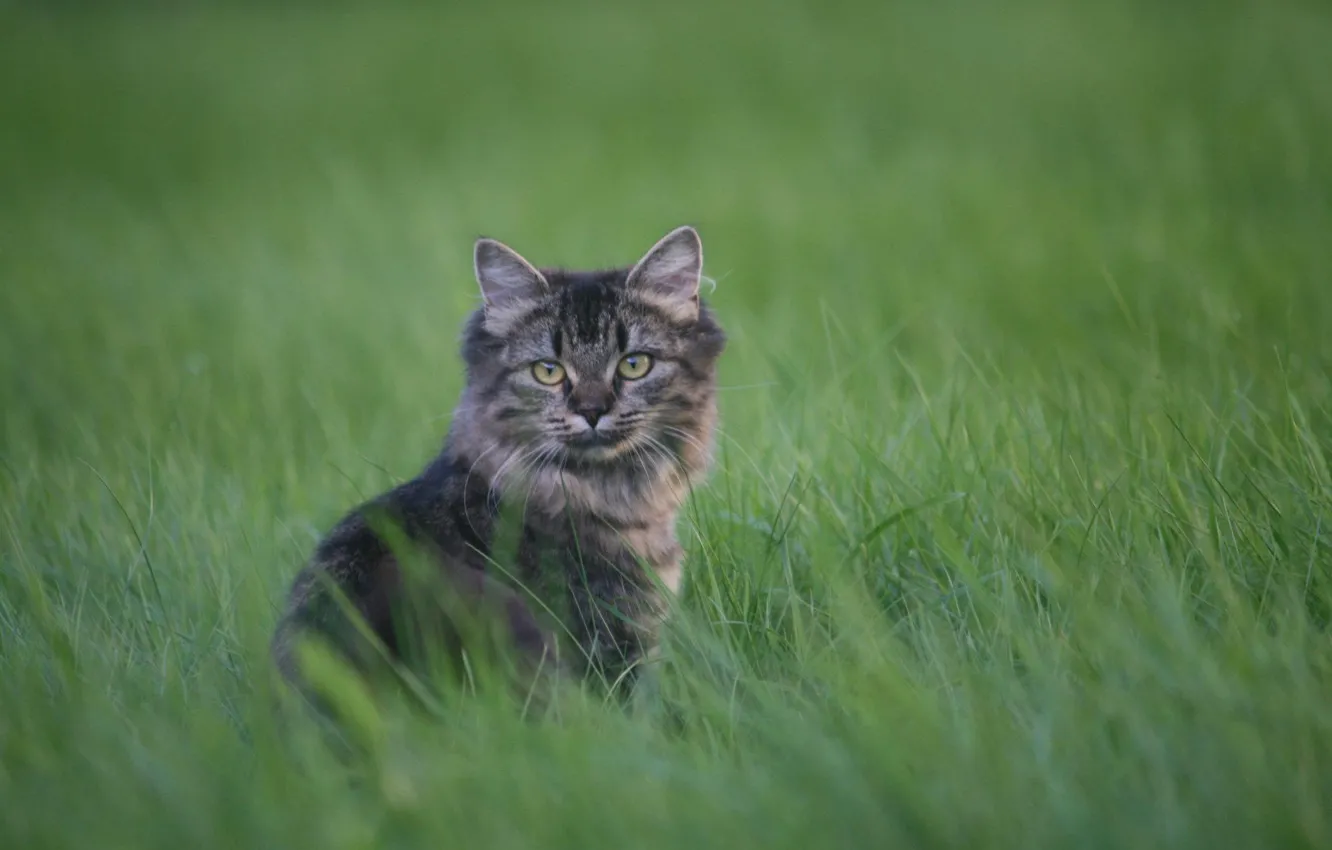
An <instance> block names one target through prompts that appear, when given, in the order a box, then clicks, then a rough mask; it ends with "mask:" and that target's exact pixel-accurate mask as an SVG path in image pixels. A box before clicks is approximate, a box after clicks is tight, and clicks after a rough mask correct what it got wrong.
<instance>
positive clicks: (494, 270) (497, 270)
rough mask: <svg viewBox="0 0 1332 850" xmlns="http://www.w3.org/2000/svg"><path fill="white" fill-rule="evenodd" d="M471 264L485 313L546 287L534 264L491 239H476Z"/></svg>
mask: <svg viewBox="0 0 1332 850" xmlns="http://www.w3.org/2000/svg"><path fill="white" fill-rule="evenodd" d="M472 264H473V266H474V267H475V269H476V282H477V284H478V285H479V286H480V287H481V297H482V298H483V299H484V300H485V304H486V312H488V313H489V312H491V311H499V312H503V311H505V310H506V309H511V308H513V307H515V306H517V305H518V304H519V303H521V302H524V301H532V300H534V299H537V298H540V297H541V296H543V295H545V294H546V293H547V292H548V291H549V290H550V287H549V284H547V283H546V278H545V277H544V276H543V275H542V274H541V272H539V271H537V269H536V266H534V265H532V264H531V263H529V262H528V261H527V260H525V259H523V257H522V255H521V254H519V253H518V252H517V251H515V250H513V249H512V248H510V247H509V246H508V245H505V244H504V243H503V242H499V241H497V240H495V239H486V238H485V237H482V238H481V239H478V240H476V248H475V250H474V251H473V253H472Z"/></svg>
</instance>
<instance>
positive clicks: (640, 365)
mask: <svg viewBox="0 0 1332 850" xmlns="http://www.w3.org/2000/svg"><path fill="white" fill-rule="evenodd" d="M615 371H617V372H619V373H620V377H621V378H624V379H625V380H627V381H636V380H638V379H639V378H641V377H643V376H644V375H646V374H647V373H648V372H651V371H652V355H650V354H626V355H625V356H623V357H621V358H620V365H618V366H616V367H615Z"/></svg>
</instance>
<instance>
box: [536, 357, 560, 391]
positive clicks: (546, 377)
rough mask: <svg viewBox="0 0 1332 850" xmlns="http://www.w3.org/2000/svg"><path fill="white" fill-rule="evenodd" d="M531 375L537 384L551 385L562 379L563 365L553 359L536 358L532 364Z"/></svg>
mask: <svg viewBox="0 0 1332 850" xmlns="http://www.w3.org/2000/svg"><path fill="white" fill-rule="evenodd" d="M532 377H533V378H536V379H537V383H539V384H545V385H546V386H548V387H553V386H555V385H556V384H558V383H560V382H561V381H563V380H564V367H563V366H561V365H560V364H559V363H556V362H555V361H554V360H538V361H537V362H535V363H533V364H532Z"/></svg>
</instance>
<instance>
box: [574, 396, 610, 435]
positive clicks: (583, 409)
mask: <svg viewBox="0 0 1332 850" xmlns="http://www.w3.org/2000/svg"><path fill="white" fill-rule="evenodd" d="M614 401H615V396H614V394H613V393H611V391H610V390H609V389H607V388H602V387H587V386H583V387H577V388H576V389H574V391H573V394H572V395H571V397H570V398H569V406H570V407H571V408H572V409H573V412H574V413H576V414H578V415H579V416H581V417H583V418H584V419H586V420H587V424H588V425H590V426H591V427H593V428H595V427H597V423H598V422H600V421H601V417H603V416H605V415H606V414H607V413H609V412H610V409H611V404H612V403H613V402H614Z"/></svg>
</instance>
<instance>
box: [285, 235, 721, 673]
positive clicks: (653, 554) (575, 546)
mask: <svg viewBox="0 0 1332 850" xmlns="http://www.w3.org/2000/svg"><path fill="white" fill-rule="evenodd" d="M701 264H702V248H701V244H700V243H699V240H698V235H697V234H696V233H695V232H694V231H693V230H692V229H690V228H680V229H678V230H676V231H673V232H672V233H671V234H668V235H667V236H666V237H665V238H663V239H662V240H661V241H660V242H659V243H658V244H657V245H656V246H654V247H653V249H652V250H651V251H649V252H648V254H647V255H646V256H644V258H643V259H642V260H641V261H639V263H638V264H637V265H636V266H634V267H633V268H632V269H620V270H613V271H606V272H564V271H558V270H544V271H538V270H537V269H536V268H534V267H532V266H531V265H530V264H529V263H527V262H526V261H525V260H523V259H522V258H521V257H520V256H518V255H517V254H516V253H514V252H513V251H512V250H511V249H509V248H507V247H505V246H503V245H501V244H500V243H497V242H493V241H491V240H484V239H483V240H480V241H478V243H477V250H476V274H477V279H478V281H479V283H480V285H481V290H482V294H483V296H484V300H485V304H484V306H483V307H482V308H481V309H479V310H477V311H476V312H475V313H474V314H473V315H472V316H471V317H470V319H469V320H468V322H467V324H466V327H465V331H464V339H463V344H462V353H463V359H464V361H465V363H466V368H467V384H466V388H465V389H464V391H463V395H462V398H461V399H460V402H459V405H458V408H457V411H456V413H455V417H454V421H453V425H452V427H451V428H450V431H449V434H448V437H447V438H446V440H445V444H444V448H443V451H442V452H441V453H440V455H439V456H438V457H436V458H435V459H434V460H433V461H432V462H431V463H430V464H429V465H428V466H427V467H426V468H425V469H424V470H423V471H422V472H421V473H420V474H419V475H418V476H417V477H415V478H413V479H412V480H410V481H408V482H406V483H404V484H401V485H399V486H398V487H395V488H394V489H392V490H390V491H388V492H387V493H385V494H383V495H381V496H380V497H378V498H376V499H373V500H371V501H370V502H368V503H366V504H364V505H361V506H359V507H358V508H357V509H355V510H353V511H352V512H351V513H349V514H348V515H347V516H346V517H345V518H344V519H343V520H342V521H341V522H340V523H339V524H338V525H337V526H336V527H334V529H333V530H332V531H330V532H329V534H328V535H327V536H326V537H325V539H324V540H323V541H321V543H320V544H319V546H318V547H317V549H316V551H315V553H314V556H313V557H312V559H311V561H310V563H309V564H308V565H307V566H306V568H305V569H304V570H303V571H302V572H301V573H300V575H298V576H297V578H296V581H295V583H294V585H293V587H292V591H291V594H290V598H289V604H288V608H287V611H286V613H285V614H284V616H283V619H282V622H281V623H280V624H279V627H278V631H277V634H276V636H275V638H274V642H273V649H274V655H275V658H276V661H277V663H278V667H279V669H280V670H281V671H282V672H283V674H284V675H285V676H286V677H287V678H288V679H292V680H295V679H298V678H299V675H298V669H297V666H298V665H297V659H296V654H295V653H294V648H295V644H296V642H297V640H298V639H299V638H300V637H301V636H302V635H304V634H307V633H309V632H318V633H321V634H323V635H324V636H326V637H333V639H334V641H335V643H341V644H342V645H341V646H339V647H338V648H339V649H342V650H343V651H345V652H346V653H347V654H348V655H349V656H351V657H352V658H353V660H355V659H356V655H357V653H356V651H353V650H352V649H351V648H350V646H349V645H348V641H347V640H346V637H347V635H349V634H351V632H350V631H349V630H348V629H346V628H340V627H337V626H335V625H334V624H335V623H339V622H342V620H340V619H339V617H340V615H339V613H338V611H339V608H338V606H337V603H336V599H335V597H336V596H337V595H338V594H341V595H342V596H343V597H344V598H345V601H346V602H347V603H349V604H350V606H351V608H353V609H354V610H355V611H356V613H357V614H359V615H360V616H361V617H363V618H364V622H365V625H367V626H368V627H369V629H370V631H371V632H372V633H373V634H374V636H375V637H376V638H377V639H378V640H379V641H380V642H381V644H382V646H383V648H385V649H387V650H388V652H389V653H390V654H391V655H396V654H399V653H400V651H401V649H402V647H401V646H400V642H399V641H400V637H401V635H402V623H403V621H402V619H401V618H400V617H399V616H398V612H399V610H400V609H401V605H402V603H403V602H404V601H408V600H407V597H409V596H411V594H412V592H413V591H411V590H408V589H407V588H408V587H409V585H407V584H405V583H404V579H403V569H402V564H400V562H399V557H398V555H397V554H396V552H395V551H394V550H393V549H391V547H390V545H389V543H388V542H387V540H386V535H385V534H383V533H381V532H380V530H379V529H380V528H381V527H380V526H378V525H375V521H376V519H379V520H381V521H382V520H386V521H388V522H389V523H391V524H392V525H393V527H395V528H397V529H398V530H400V531H401V533H402V534H403V535H405V537H406V538H407V539H408V540H409V541H410V542H411V543H412V544H414V545H415V546H417V547H420V548H422V549H423V550H424V551H425V553H426V554H427V556H428V558H429V563H430V565H431V568H432V569H434V570H436V571H437V574H438V577H440V578H442V579H443V582H442V587H443V591H444V593H445V594H447V595H450V596H452V597H453V599H454V600H455V601H457V602H461V603H462V607H463V608H464V609H466V610H469V611H475V610H477V609H479V608H481V607H483V606H484V605H485V604H492V605H494V606H495V607H494V608H493V609H492V610H493V613H495V614H498V616H499V620H500V622H501V623H502V624H503V626H504V628H505V630H506V632H507V635H508V637H509V638H511V639H512V640H513V642H514V643H515V645H516V647H517V649H518V650H519V654H520V656H521V657H522V658H524V659H526V660H527V661H529V662H531V663H532V664H533V665H536V666H542V665H548V664H556V663H558V666H559V667H560V668H561V669H564V670H568V671H570V672H573V673H575V674H577V675H583V676H586V675H589V674H593V673H595V674H598V675H599V676H600V677H603V678H604V679H605V680H606V681H609V682H614V681H616V680H618V679H620V678H626V679H631V678H632V672H631V671H632V668H633V667H634V666H635V663H636V662H637V661H639V660H640V659H641V658H642V657H643V655H644V654H645V653H648V652H650V651H651V650H652V648H653V646H654V644H655V640H656V629H657V626H658V624H659V622H660V619H661V616H662V615H663V613H664V608H665V601H666V600H665V597H664V594H665V593H673V592H674V591H675V590H676V589H677V587H678V584H679V581H680V575H681V568H682V563H681V562H682V551H681V548H680V546H679V544H678V542H677V539H676V532H675V522H676V517H677V513H678V511H679V509H680V507H681V506H682V504H683V502H684V499H685V497H686V496H687V494H688V491H689V487H690V486H691V485H692V484H694V483H696V482H697V480H698V478H699V477H701V476H702V475H703V474H704V473H705V472H706V470H707V467H708V464H709V460H710V458H709V454H710V450H711V444H712V432H713V428H714V425H715V421H716V398H715V389H716V388H715V365H716V360H717V358H718V357H719V356H720V354H721V352H722V350H723V348H724V346H725V337H724V334H723V332H722V330H721V328H720V327H719V325H718V324H717V323H716V321H715V319H714V318H713V316H712V314H711V312H710V310H709V309H708V307H707V306H706V305H705V304H703V303H702V302H701V300H700V299H699V297H698V284H699V279H700V274H701ZM510 518H513V519H512V526H510V525H508V524H507V523H509V522H510V521H511V520H510ZM500 529H506V530H507V531H506V532H505V534H507V533H508V532H512V534H511V535H510V536H511V537H513V538H514V539H513V541H512V546H511V547H507V548H506V546H505V545H504V544H502V543H501V541H500V540H499V537H503V536H504V534H501V532H500ZM505 541H508V537H505ZM499 548H504V551H503V552H499V551H496V550H497V549H499ZM501 559H504V560H505V562H503V563H501V562H500V561H501ZM519 588H521V589H519ZM547 611H549V612H551V613H552V614H553V617H547V616H545V614H546V612H547ZM444 631H445V632H449V631H450V628H449V627H448V626H447V625H446V627H445V628H444ZM454 637H456V635H454ZM561 644H564V646H563V647H561ZM557 649H558V650H559V651H557ZM556 658H558V659H559V660H558V662H556Z"/></svg>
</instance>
